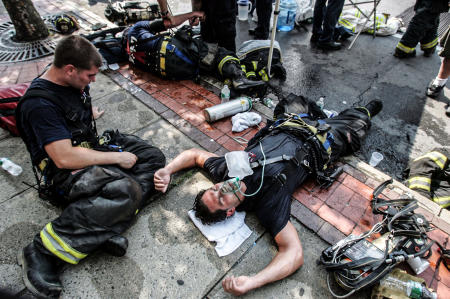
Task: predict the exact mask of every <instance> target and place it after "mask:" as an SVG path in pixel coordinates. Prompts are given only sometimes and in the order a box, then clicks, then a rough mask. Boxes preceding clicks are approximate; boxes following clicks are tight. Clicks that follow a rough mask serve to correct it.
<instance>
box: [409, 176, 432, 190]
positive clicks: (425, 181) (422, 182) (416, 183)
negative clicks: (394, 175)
mask: <svg viewBox="0 0 450 299" xmlns="http://www.w3.org/2000/svg"><path fill="white" fill-rule="evenodd" d="M408 184H409V189H422V190H425V191H430V190H431V179H430V178H427V177H422V176H415V177H412V178H410V179H408Z"/></svg>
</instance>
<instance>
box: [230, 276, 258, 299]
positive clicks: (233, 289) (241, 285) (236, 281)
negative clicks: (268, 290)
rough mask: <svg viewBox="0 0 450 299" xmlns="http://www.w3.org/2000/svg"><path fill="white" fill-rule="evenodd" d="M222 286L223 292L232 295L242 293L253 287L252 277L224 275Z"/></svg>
mask: <svg viewBox="0 0 450 299" xmlns="http://www.w3.org/2000/svg"><path fill="white" fill-rule="evenodd" d="M222 287H223V289H224V290H225V292H228V293H230V294H233V295H234V296H240V295H243V294H245V293H247V292H248V291H250V290H252V289H254V288H255V287H254V284H253V279H252V278H251V277H249V276H239V277H234V276H230V277H226V278H225V279H224V280H223V281H222Z"/></svg>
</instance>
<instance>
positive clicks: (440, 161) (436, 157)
mask: <svg viewBox="0 0 450 299" xmlns="http://www.w3.org/2000/svg"><path fill="white" fill-rule="evenodd" d="M422 159H430V160H431V161H433V162H434V163H436V165H437V166H439V168H440V169H444V167H445V163H447V157H446V156H445V155H443V154H441V153H440V152H436V151H435V152H429V153H426V154H425V155H423V156H420V157H419V158H417V159H415V160H414V162H417V161H419V160H422Z"/></svg>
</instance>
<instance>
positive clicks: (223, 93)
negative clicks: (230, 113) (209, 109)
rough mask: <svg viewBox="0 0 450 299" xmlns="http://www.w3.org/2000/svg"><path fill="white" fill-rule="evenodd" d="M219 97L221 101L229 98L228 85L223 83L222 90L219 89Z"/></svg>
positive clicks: (224, 101) (226, 100)
mask: <svg viewBox="0 0 450 299" xmlns="http://www.w3.org/2000/svg"><path fill="white" fill-rule="evenodd" d="M220 99H221V100H222V103H226V102H228V101H229V100H230V89H229V88H228V85H226V84H225V85H224V86H223V88H222V90H221V91H220Z"/></svg>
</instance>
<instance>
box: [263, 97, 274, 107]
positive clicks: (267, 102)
mask: <svg viewBox="0 0 450 299" xmlns="http://www.w3.org/2000/svg"><path fill="white" fill-rule="evenodd" d="M263 104H264V105H265V106H266V107H268V108H270V109H272V108H273V107H275V105H274V104H273V101H272V99H271V98H264V99H263Z"/></svg>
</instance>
